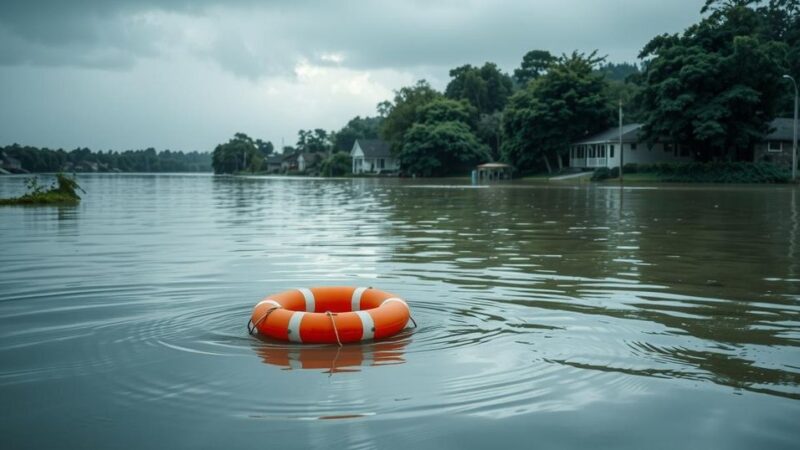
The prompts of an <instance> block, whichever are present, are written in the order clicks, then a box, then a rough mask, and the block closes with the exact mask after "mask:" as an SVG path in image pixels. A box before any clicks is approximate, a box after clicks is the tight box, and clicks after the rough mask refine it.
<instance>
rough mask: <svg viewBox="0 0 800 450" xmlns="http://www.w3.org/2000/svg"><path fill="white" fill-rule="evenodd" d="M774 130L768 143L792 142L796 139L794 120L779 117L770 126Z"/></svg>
mask: <svg viewBox="0 0 800 450" xmlns="http://www.w3.org/2000/svg"><path fill="white" fill-rule="evenodd" d="M769 128H770V129H771V130H772V131H771V132H770V133H769V134H768V135H767V137H766V138H765V139H766V140H767V141H791V140H793V139H794V119H787V118H784V117H779V118H777V119H775V120H773V121H772V122H771V123H770V124H769Z"/></svg>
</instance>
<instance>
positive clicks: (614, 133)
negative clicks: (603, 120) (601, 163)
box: [574, 123, 642, 145]
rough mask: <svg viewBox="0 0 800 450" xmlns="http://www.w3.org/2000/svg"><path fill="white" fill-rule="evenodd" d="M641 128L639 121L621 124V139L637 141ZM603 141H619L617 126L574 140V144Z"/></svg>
mask: <svg viewBox="0 0 800 450" xmlns="http://www.w3.org/2000/svg"><path fill="white" fill-rule="evenodd" d="M641 128H642V124H640V123H631V124H628V125H623V126H622V141H623V142H638V141H639V130H640V129H641ZM605 142H611V143H613V142H619V127H611V128H609V129H607V130H605V131H602V132H600V133H596V134H593V135H591V136H588V137H586V138H583V139H581V140H580V141H578V142H575V143H574V144H575V145H580V144H598V143H605Z"/></svg>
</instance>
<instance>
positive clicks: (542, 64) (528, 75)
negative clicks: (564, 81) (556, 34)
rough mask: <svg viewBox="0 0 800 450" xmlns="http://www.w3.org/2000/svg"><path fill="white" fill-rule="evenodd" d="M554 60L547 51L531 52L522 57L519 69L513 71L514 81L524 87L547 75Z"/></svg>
mask: <svg viewBox="0 0 800 450" xmlns="http://www.w3.org/2000/svg"><path fill="white" fill-rule="evenodd" d="M556 60H557V58H556V57H555V56H553V55H551V54H550V52H548V51H547V50H531V51H529V52H528V53H526V54H525V56H523V57H522V63H521V64H520V66H519V69H515V70H514V79H515V80H516V82H517V83H519V85H520V86H522V87H524V86H525V85H527V84H528V82H529V81H531V80H535V79H537V78H539V77H540V76H542V75H544V74H545V73H547V70H548V69H549V68H550V65H551V64H553V63H555V62H556Z"/></svg>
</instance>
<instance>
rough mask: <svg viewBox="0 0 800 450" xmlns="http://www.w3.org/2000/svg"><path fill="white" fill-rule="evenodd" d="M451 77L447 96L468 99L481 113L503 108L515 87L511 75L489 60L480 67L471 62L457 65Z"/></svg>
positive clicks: (446, 90)
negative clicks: (470, 63) (472, 64)
mask: <svg viewBox="0 0 800 450" xmlns="http://www.w3.org/2000/svg"><path fill="white" fill-rule="evenodd" d="M450 77H451V78H452V79H451V80H450V83H448V85H447V88H446V89H445V96H447V97H448V98H451V99H454V100H466V101H468V102H469V103H470V104H471V105H472V106H474V107H475V108H476V109H477V110H478V112H480V113H481V114H491V113H493V112H495V111H500V110H502V109H503V108H504V107H505V105H506V103H507V101H508V97H509V96H510V95H511V93H512V91H513V89H514V84H513V82H512V81H511V77H509V76H508V75H507V74H505V73H503V72H501V71H500V69H498V68H497V65H496V64H494V63H489V62H487V63H486V64H484V65H483V67H480V68H478V67H473V66H471V65H469V64H467V65H464V66H461V67H456V68H455V69H452V70H450Z"/></svg>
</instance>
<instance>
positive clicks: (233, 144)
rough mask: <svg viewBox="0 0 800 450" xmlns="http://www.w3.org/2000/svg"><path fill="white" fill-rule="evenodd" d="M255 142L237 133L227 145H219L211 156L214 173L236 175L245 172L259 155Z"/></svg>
mask: <svg viewBox="0 0 800 450" xmlns="http://www.w3.org/2000/svg"><path fill="white" fill-rule="evenodd" d="M258 153H259V151H258V149H257V148H256V145H255V143H254V142H253V140H252V139H251V138H250V137H249V136H247V135H246V134H244V133H236V134H235V135H234V136H233V138H232V139H231V140H229V141H228V142H227V143H225V144H220V145H217V147H216V148H214V152H213V154H212V156H211V165H212V167H213V168H214V173H234V172H239V171H242V170H245V169H246V168H247V167H248V166H250V165H251V164H252V158H253V156H254V155H256V154H258Z"/></svg>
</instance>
